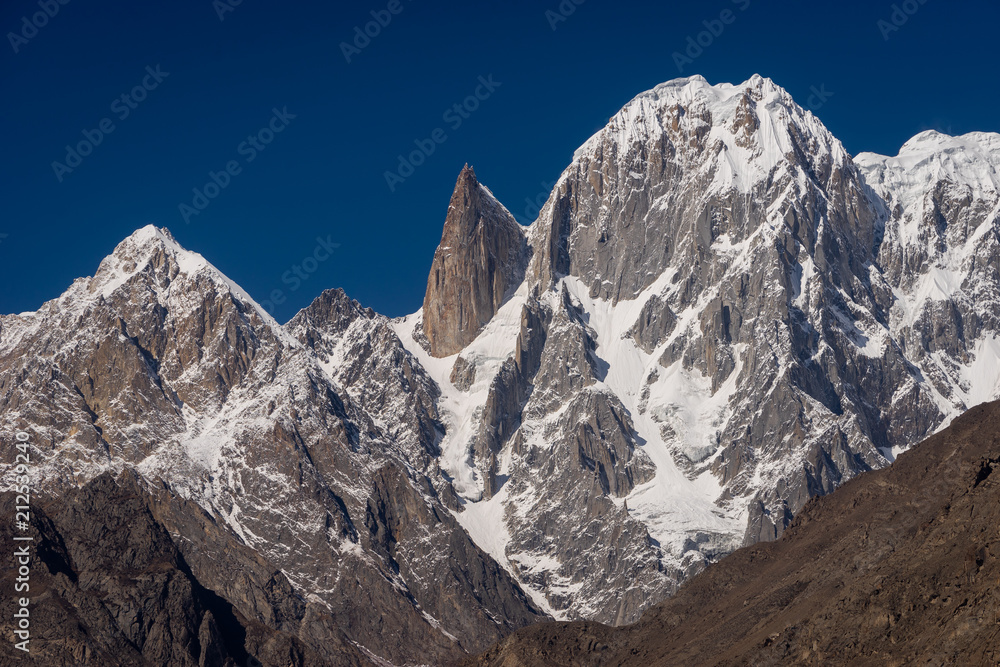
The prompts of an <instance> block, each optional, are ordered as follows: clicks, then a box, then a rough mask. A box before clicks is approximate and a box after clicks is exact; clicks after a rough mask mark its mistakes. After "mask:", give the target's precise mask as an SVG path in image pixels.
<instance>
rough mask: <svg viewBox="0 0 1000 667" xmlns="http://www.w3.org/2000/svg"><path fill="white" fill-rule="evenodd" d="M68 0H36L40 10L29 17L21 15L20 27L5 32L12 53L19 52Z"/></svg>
mask: <svg viewBox="0 0 1000 667" xmlns="http://www.w3.org/2000/svg"><path fill="white" fill-rule="evenodd" d="M69 2H70V0H38V6H39V8H41V10H42V11H40V12H35V13H34V14H32V15H31V16H30V17H28V16H22V17H21V29H20V30H19V31H17V32H16V33H15V32H8V33H7V41H9V42H10V47H11V48H12V49H14V53H20V52H21V47H22V46H24V45H25V44H27V43H28V42H30V41H31V40H32V39H34V38H35V36H37V35H38V31H39V30H41V29H42V28H44V27H45V26H47V25H48V24H49V21H50V20H52V19H54V18H55V17H56V14H58V13H59V8H60V7H65V6H66V5H68V4H69Z"/></svg>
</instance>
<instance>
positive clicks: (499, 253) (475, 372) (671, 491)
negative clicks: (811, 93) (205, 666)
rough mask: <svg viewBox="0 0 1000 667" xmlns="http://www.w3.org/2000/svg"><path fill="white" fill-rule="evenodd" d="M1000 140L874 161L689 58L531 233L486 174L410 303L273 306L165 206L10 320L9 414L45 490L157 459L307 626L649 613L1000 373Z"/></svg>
mask: <svg viewBox="0 0 1000 667" xmlns="http://www.w3.org/2000/svg"><path fill="white" fill-rule="evenodd" d="M998 165H1000V135H993V134H971V135H966V136H964V137H959V138H953V137H946V136H944V135H940V134H936V133H924V134H921V135H918V136H917V137H915V138H914V139H913V140H911V141H910V142H908V143H907V144H906V145H905V146H904V147H903V148H902V149H901V151H900V154H899V156H897V157H894V158H889V157H883V156H876V155H872V154H863V155H860V156H858V157H856V158H852V157H851V156H850V155H848V153H847V152H846V151H845V150H844V148H843V146H842V145H841V144H840V142H839V141H838V140H837V139H836V138H835V137H833V136H832V135H831V134H830V132H829V131H828V130H827V129H826V128H825V127H824V126H823V124H822V123H821V122H820V121H819V120H818V119H817V118H816V117H815V116H813V115H812V114H811V113H810V112H808V111H805V110H803V109H802V108H801V107H799V106H798V105H797V104H796V103H795V102H794V101H793V100H792V99H791V97H790V96H789V95H788V93H787V92H785V91H784V90H782V89H781V88H780V87H778V86H776V85H775V84H774V83H773V82H771V81H770V80H768V79H765V78H761V77H754V78H752V79H750V80H749V81H747V82H745V83H743V84H740V85H735V86H734V85H728V84H722V85H717V86H711V85H709V84H708V83H707V82H706V81H705V80H704V79H703V78H701V77H691V78H687V79H680V80H676V81H671V82H669V83H666V84H663V85H661V86H658V87H657V88H655V89H653V90H652V91H649V92H646V93H643V94H642V95H639V96H638V97H636V98H635V99H634V100H632V101H631V102H630V103H629V104H627V105H626V106H625V107H624V108H623V109H622V110H621V111H620V112H619V113H618V114H616V115H615V117H614V118H612V119H611V121H610V122H609V124H608V126H607V127H605V128H604V129H603V130H602V131H600V132H599V133H597V134H596V135H594V136H593V137H592V138H591V139H589V140H588V141H587V142H586V143H585V144H584V145H583V146H582V147H581V148H580V149H579V150H578V151H577V152H576V153H575V154H574V156H573V160H572V162H571V164H570V165H569V166H568V167H567V168H566V170H565V171H564V172H563V174H562V176H561V177H560V179H559V181H558V182H557V184H556V186H555V188H554V189H553V191H552V194H551V195H550V197H549V199H548V201H547V203H546V204H545V206H544V207H543V209H542V211H541V213H540V214H539V217H538V219H537V220H536V221H535V222H534V223H533V224H532V225H531V226H530V227H527V228H523V227H521V226H519V225H517V223H516V222H515V221H514V218H513V216H511V215H510V213H509V212H508V211H507V210H506V209H505V208H504V207H503V205H502V204H501V203H500V202H499V201H497V199H496V197H494V196H493V194H492V193H491V192H490V191H489V190H488V189H487V188H486V187H485V186H484V185H482V184H480V183H479V181H478V179H477V178H476V176H475V173H474V172H473V171H472V169H470V168H466V169H464V170H463V171H462V173H461V174H460V176H459V178H458V183H457V184H456V188H455V193H454V195H453V196H452V199H451V202H450V206H449V208H448V212H447V216H446V220H445V225H444V233H443V235H442V241H441V245H440V246H439V248H438V250H437V252H436V254H435V256H434V262H433V265H432V269H431V273H430V277H429V279H428V287H427V293H426V297H425V300H424V304H423V308H422V309H421V310H420V311H418V312H417V313H415V314H413V315H411V316H409V317H405V318H400V319H397V320H389V319H387V318H384V317H382V316H380V315H378V314H377V313H374V312H372V311H371V310H368V309H365V308H363V307H362V306H360V305H359V304H357V303H356V302H354V301H352V300H351V299H349V298H348V297H347V296H346V295H345V294H343V292H340V291H333V290H330V291H327V292H324V293H323V294H322V295H321V296H320V297H319V298H317V299H316V301H315V302H314V303H313V304H312V305H311V306H309V307H308V308H306V309H305V310H303V311H301V312H300V313H299V314H298V315H296V316H295V317H294V318H293V319H292V320H291V321H290V322H288V323H287V324H285V325H283V326H281V325H279V324H278V323H276V322H275V321H274V320H273V319H271V318H270V317H269V316H268V315H267V314H266V313H265V312H264V311H262V310H261V309H260V308H259V307H258V306H257V305H256V304H255V303H254V302H253V300H252V299H251V298H250V297H249V296H248V295H247V294H246V293H245V292H243V291H242V290H241V289H240V288H239V287H237V286H236V285H234V284H233V283H232V282H231V281H230V280H228V279H227V278H225V277H224V276H223V275H222V274H221V273H220V272H218V271H217V270H216V269H215V268H214V267H212V266H211V265H210V264H209V263H208V262H206V261H205V260H204V259H202V258H201V257H200V256H199V255H196V254H194V253H191V252H189V251H187V250H184V249H183V248H181V247H179V246H178V245H177V243H176V242H175V241H174V240H173V238H172V237H171V236H170V235H169V232H166V231H165V230H159V229H156V228H154V227H146V228H144V229H142V230H139V231H138V232H136V233H135V234H134V235H133V236H132V237H130V238H129V239H126V240H125V241H124V242H123V243H122V244H121V245H120V246H119V247H118V248H117V249H116V250H115V252H114V253H113V254H112V255H111V256H109V257H108V258H107V259H106V260H105V261H104V262H103V263H102V264H101V266H100V268H99V269H98V271H97V273H96V274H95V276H94V277H93V278H89V279H80V280H78V281H77V282H76V283H74V285H73V286H72V287H71V288H70V289H69V290H68V291H67V292H66V293H65V294H64V295H63V296H61V297H60V298H58V299H56V300H54V301H51V302H49V303H47V304H45V305H44V306H43V307H42V308H41V309H40V310H39V311H38V312H35V313H24V314H21V315H8V316H3V317H0V424H2V425H3V427H4V428H5V429H8V428H11V429H12V428H18V429H23V430H26V431H28V432H29V433H31V434H32V436H33V443H34V446H35V448H36V451H35V452H34V454H35V457H36V459H37V460H38V461H39V462H38V464H37V465H36V473H37V475H38V485H39V488H40V489H43V490H44V492H45V493H47V494H50V495H53V496H54V495H57V494H59V493H61V492H63V491H64V490H66V489H68V488H71V487H76V486H80V485H85V484H87V483H89V482H90V480H93V479H94V478H95V477H98V476H99V475H101V474H103V473H105V472H111V473H112V474H115V475H118V474H122V473H123V472H127V471H130V470H134V471H136V472H138V474H139V475H140V476H141V479H142V480H144V484H145V485H146V489H147V492H148V493H149V494H150V497H151V498H154V499H155V504H156V506H157V507H160V508H162V509H161V510H160V511H161V512H162V517H161V520H162V521H163V522H164V525H166V526H168V527H170V530H171V533H172V534H173V536H174V537H175V538H176V543H177V546H178V549H179V551H180V552H181V554H182V555H183V557H184V558H185V559H186V560H187V562H188V563H190V566H191V571H192V572H193V575H194V576H195V577H196V578H197V579H198V580H199V581H200V582H201V583H202V585H204V586H205V587H206V588H208V589H209V590H211V591H213V592H214V593H216V594H218V595H219V596H221V597H222V598H224V599H225V600H228V601H229V602H230V603H231V604H233V606H234V607H235V608H236V609H237V610H238V611H239V613H240V614H241V615H242V616H243V617H245V618H247V619H251V620H253V621H254V622H256V623H259V624H262V625H263V626H266V627H268V628H272V629H275V631H280V632H284V633H286V634H288V635H289V636H294V637H295V638H296V640H297V641H300V642H302V643H303V644H304V645H306V646H308V647H311V648H310V650H316V651H321V650H322V645H323V641H324V640H323V637H330V636H334V635H336V636H337V637H339V639H338V641H340V643H341V644H342V645H351V646H354V647H356V648H357V649H358V650H360V651H363V652H364V653H365V655H367V656H369V658H371V659H372V660H387V661H390V662H392V663H397V664H399V663H403V662H406V661H416V660H420V661H428V660H430V661H434V660H443V659H446V658H449V657H453V656H455V655H457V654H459V653H461V651H473V650H477V649H480V648H484V647H485V646H486V645H488V644H489V643H490V642H492V641H494V640H496V639H497V638H498V637H500V636H502V635H504V634H505V633H507V632H509V631H510V630H512V629H515V628H517V627H521V626H523V625H525V624H528V623H531V622H534V621H536V620H539V619H541V618H544V617H545V616H546V615H548V616H551V617H555V618H588V619H594V620H598V621H601V622H605V623H625V622H630V621H634V620H635V619H637V618H638V617H639V615H640V614H641V613H642V611H643V610H644V609H646V608H647V607H648V606H649V605H651V604H654V603H655V602H657V601H659V600H660V599H662V598H663V597H664V596H666V595H668V594H670V593H671V592H672V591H673V590H675V589H676V587H677V586H678V585H679V583H680V582H682V581H683V580H684V579H685V578H687V577H688V576H690V575H691V574H693V573H694V572H697V571H698V570H700V569H701V568H703V567H704V565H705V564H706V563H709V562H712V561H714V560H717V559H718V558H720V557H722V556H724V555H725V554H726V553H728V552H730V551H732V550H734V549H735V548H737V547H738V546H740V545H741V544H746V543H753V542H756V541H760V540H770V539H774V538H775V537H777V536H778V535H780V534H781V532H782V531H783V530H784V528H785V526H787V524H788V522H789V521H790V519H791V517H792V516H793V515H794V514H795V512H797V511H798V510H799V509H800V508H801V507H802V506H803V505H804V504H805V502H806V501H807V500H808V498H809V497H811V496H813V495H817V494H825V493H828V492H830V491H832V490H833V489H834V488H836V487H837V486H838V485H840V484H842V483H843V482H844V481H846V480H848V479H850V478H851V477H854V476H856V475H857V474H859V473H861V472H864V471H866V470H870V469H875V468H881V467H884V466H886V465H888V464H889V463H890V462H891V461H892V460H893V459H894V457H895V455H896V454H898V453H899V452H900V451H902V450H904V449H906V448H908V447H910V446H912V445H913V444H914V443H916V442H918V441H920V440H921V439H922V438H924V437H925V436H927V435H929V434H930V433H932V432H934V431H936V430H938V429H940V428H942V427H943V426H945V425H947V424H948V423H949V422H950V421H951V420H952V419H953V418H954V417H955V416H957V415H958V414H960V413H961V412H963V411H964V410H966V409H967V408H970V407H972V406H973V405H976V404H978V403H981V402H984V401H987V400H990V399H992V398H996V397H997V396H1000V385H998V375H1000V338H998V336H1000V247H998V244H1000V194H998V183H1000V180H998ZM5 460H7V459H5ZM9 460H13V457H9ZM3 471H4V476H3V484H4V485H5V488H10V487H11V486H12V484H13V479H14V478H13V471H12V470H11V468H10V467H9V466H6V467H4V468H3ZM192 506H194V507H200V508H201V510H203V512H204V516H203V517H201V518H199V519H198V520H197V521H196V522H194V523H192V522H191V521H190V520H188V519H186V518H184V517H185V516H186V514H184V513H185V512H187V513H189V512H190V508H191V507H192ZM247 554H253V558H254V559H256V560H255V567H253V568H247V567H245V561H246V559H247V558H248V556H247ZM236 573H240V575H239V576H236ZM276 591H277V592H276ZM318 626H322V627H323V628H326V630H325V631H324V632H325V633H326V634H323V633H317V632H316V631H315V628H316V627H318ZM248 650H249V649H248ZM327 658H329V660H330V664H338V663H337V661H336V659H335V658H334V657H332V655H331V656H327ZM193 664H197V662H195V663H193ZM345 664H350V663H345Z"/></svg>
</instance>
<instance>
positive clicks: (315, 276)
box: [0, 0, 1000, 321]
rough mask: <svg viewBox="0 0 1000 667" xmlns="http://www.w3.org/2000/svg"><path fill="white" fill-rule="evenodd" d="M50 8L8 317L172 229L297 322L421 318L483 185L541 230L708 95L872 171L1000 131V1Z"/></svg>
mask: <svg viewBox="0 0 1000 667" xmlns="http://www.w3.org/2000/svg"><path fill="white" fill-rule="evenodd" d="M40 2H41V5H40V4H39V0H7V1H5V2H4V3H2V9H0V29H2V32H3V33H4V35H5V39H4V42H3V44H0V105H2V114H3V115H2V118H3V120H4V123H3V125H2V128H0V137H2V139H0V147H2V157H3V159H2V161H0V188H2V195H3V203H4V206H3V213H2V215H0V285H2V289H0V312H4V313H10V312H21V311H24V310H35V309H36V308H38V306H40V305H41V304H42V303H43V302H44V301H46V300H48V299H51V298H54V297H56V296H58V295H59V294H60V293H61V292H62V291H63V290H65V289H66V287H67V286H68V285H69V284H70V283H71V282H72V280H73V279H74V278H76V277H79V276H86V275H92V274H93V272H94V270H95V269H96V267H97V265H98V263H99V262H100V260H101V259H102V258H103V257H104V256H105V255H107V254H108V253H109V252H110V251H111V250H112V249H113V248H114V246H115V245H116V244H117V243H118V242H119V241H120V240H121V239H122V238H124V237H125V236H127V235H128V234H130V233H131V232H132V231H134V230H135V229H137V228H139V227H142V226H144V225H146V224H148V223H154V224H156V225H158V226H165V227H168V228H169V229H170V230H171V231H172V232H173V234H174V236H175V237H176V238H177V239H178V240H179V241H180V242H181V243H182V244H183V245H184V246H186V247H188V248H189V249H192V250H196V251H198V252H200V253H202V254H203V255H204V256H205V257H206V258H207V259H208V260H209V261H211V262H212V263H214V264H215V265H216V266H218V267H219V268H220V269H222V270H223V271H224V272H225V273H227V274H228V275H229V276H230V277H231V278H233V279H234V280H236V281H237V282H238V283H240V284H241V285H242V286H243V287H244V288H245V289H246V290H247V291H248V292H250V294H252V295H253V296H254V297H255V298H256V299H257V300H258V301H261V302H265V301H270V297H271V295H272V294H273V293H274V292H275V291H276V290H280V292H281V297H282V298H283V302H282V303H281V304H280V305H279V304H272V305H273V310H274V315H275V317H276V318H277V319H278V320H279V321H286V320H287V319H289V318H290V317H291V316H292V315H293V314H294V313H295V312H296V310H297V309H299V308H301V307H304V306H305V305H307V304H308V303H309V302H310V301H311V300H312V299H313V298H314V297H315V296H316V295H317V294H319V293H320V292H321V291H322V290H323V289H325V288H327V287H343V288H344V289H345V290H346V291H347V293H348V294H349V295H351V296H352V297H354V298H356V299H358V300H359V301H361V302H362V303H363V304H364V305H366V306H371V307H373V308H375V309H376V310H378V311H380V312H382V313H385V314H387V315H393V316H395V315H402V314H405V313H409V312H412V311H414V310H416V309H417V308H419V306H420V303H421V300H422V298H423V292H424V287H425V285H426V276H427V271H428V268H429V267H430V262H431V259H432V256H433V252H434V248H435V247H436V246H437V243H438V241H439V240H440V235H441V225H442V223H443V221H444V215H445V212H446V209H447V205H448V198H449V196H450V194H451V190H452V187H453V186H454V182H455V178H456V176H457V175H458V172H459V171H460V169H461V167H462V165H463V164H465V163H466V162H468V163H470V164H472V165H473V166H474V167H475V168H476V172H477V174H478V175H479V177H480V180H481V181H482V182H483V183H485V184H486V185H487V186H489V187H490V189H492V190H493V192H494V193H495V194H496V195H497V196H498V197H499V198H500V200H501V201H502V202H504V204H505V205H506V206H507V207H508V208H509V209H510V210H511V211H512V212H513V213H514V214H515V215H517V216H519V217H522V218H526V217H529V216H531V215H533V213H534V207H533V206H532V201H533V200H536V199H537V200H539V201H542V200H544V196H545V195H546V194H547V193H548V186H549V185H551V183H552V182H553V181H555V179H556V178H557V177H558V175H559V173H560V172H561V171H562V169H563V168H564V167H565V166H566V165H567V164H568V163H569V161H570V159H571V156H572V153H573V151H574V150H575V149H576V148H577V147H578V146H579V145H580V144H582V143H583V142H584V141H585V140H586V139H587V138H588V137H589V136H590V135H591V134H593V133H594V132H596V131H597V130H599V129H600V128H601V127H602V126H603V125H604V124H605V123H606V122H607V120H608V118H609V117H610V116H612V115H613V114H614V113H615V112H616V111H617V110H618V109H619V108H620V107H621V106H622V105H623V104H625V103H626V102H627V101H628V100H629V99H631V98H632V97H633V96H634V95H636V94H637V93H639V92H641V91H643V90H646V89H648V88H651V87H653V86H654V85H656V84H657V83H660V82H663V81H667V80H670V79H673V78H676V77H678V76H682V75H683V76H687V75H691V74H702V75H703V76H705V77H706V78H707V79H708V80H709V81H710V82H712V83H718V82H723V81H726V82H733V83H738V82H742V81H744V80H746V79H748V78H749V77H750V76H752V75H753V74H754V73H760V74H762V75H764V76H768V77H770V78H772V79H774V80H775V81H776V82H777V83H778V84H779V85H782V86H784V87H785V88H786V89H788V90H789V91H790V92H791V93H792V95H794V96H795V97H796V99H797V100H798V101H799V103H800V104H803V105H804V106H805V105H807V104H812V105H814V106H815V113H816V114H817V115H818V116H819V117H820V118H821V119H822V120H823V121H824V122H825V123H826V125H827V126H828V127H829V128H830V129H831V130H832V131H833V133H834V134H835V135H837V136H838V137H839V138H840V139H841V140H842V141H843V142H844V144H845V146H846V147H847V149H848V150H849V151H850V152H852V153H858V152H861V151H865V150H872V151H876V152H881V153H889V154H892V155H895V154H896V152H897V151H898V149H899V147H900V146H901V145H902V144H903V143H904V142H905V141H906V140H907V139H908V138H910V137H911V136H912V135H914V134H916V133H918V132H920V131H922V130H925V129H938V130H940V131H944V132H948V133H951V134H961V133H965V132H970V131H976V130H983V131H1000V114H998V113H997V108H998V101H1000V92H998V88H997V85H996V83H997V70H996V66H997V65H996V41H995V28H996V25H997V24H998V19H1000V8H998V6H997V4H996V3H995V2H985V1H984V2H972V1H969V2H949V3H945V2H943V0H925V1H924V2H920V0H907V2H896V3H894V2H879V1H875V2H872V1H866V2H860V1H853V0H852V1H848V2H836V3H833V2H828V3H806V2H802V1H801V0H786V1H781V0H775V1H773V2H765V1H764V0H715V1H713V2H699V3H697V4H695V3H670V2H648V3H647V2H643V3H639V2H610V1H608V0H584V1H583V2H580V0H577V1H576V2H574V1H573V0H563V2H562V3H560V2H559V1H558V0H551V1H544V0H542V1H540V2H530V3H529V2H517V1H515V0H508V1H505V2H475V3H470V2H434V3H431V2H427V1H425V0H392V1H390V0H372V1H370V2H369V1H367V0H365V1H356V2H338V3H330V2H312V3H280V2H275V1H273V0H214V1H213V0H178V1H177V2H172V3H154V2H150V1H149V0H129V1H127V2H126V1H124V0H109V1H107V2H101V3H93V2H85V0H68V1H67V2H66V4H60V2H59V0H40ZM577 2H579V4H577ZM236 3H238V4H236ZM46 7H47V8H48V12H49V14H51V16H46V15H44V14H41V15H40V14H39V13H40V12H43V11H44V8H46ZM373 12H374V16H373V14H372V13H373ZM220 17H221V18H220ZM33 20H34V24H39V25H40V27H38V25H33V24H32V21H33ZM378 20H381V23H382V25H379V24H377V23H376V24H371V25H366V24H369V22H372V21H378ZM25 21H27V24H26V23H25ZM366 27H367V29H368V32H369V33H370V34H372V35H374V36H372V37H367V41H366V38H365V37H359V36H358V32H359V31H360V32H361V33H362V34H363V33H364V31H365V29H366ZM699 38H700V41H701V42H702V45H703V46H698V47H691V43H692V42H691V41H690V40H693V41H694V42H695V43H697V41H698V40H699ZM355 40H357V41H355ZM345 44H348V45H350V46H349V47H345V46H344V45H345ZM689 47H690V48H691V50H690V51H689V52H688V53H687V54H685V51H687V49H688V48H689ZM699 49H700V52H699ZM678 53H680V54H682V55H683V57H682V58H679V57H678V56H677V55H676V54H678ZM692 56H693V57H692ZM685 59H687V60H685ZM819 93H822V94H819ZM477 94H478V97H477ZM123 96H124V97H123ZM470 96H471V99H470ZM810 100H811V101H810ZM455 104H460V105H463V104H464V105H465V106H464V107H462V106H460V107H459V109H457V110H456V109H455V107H454V105H455ZM109 129H110V130H111V132H110V133H106V132H105V130H109ZM85 133H86V134H85ZM98 140H99V143H98ZM80 142H84V143H85V145H84V146H83V148H82V152H87V153H89V154H87V155H85V156H84V155H76V156H74V155H69V154H68V152H67V150H66V147H67V146H68V145H69V146H71V147H77V146H78V145H79V144H80ZM87 142H89V143H90V144H96V145H93V146H92V150H91V151H87V148H88V145H87ZM431 147H433V151H431V150H430V149H431ZM416 150H422V151H423V152H424V155H421V156H418V158H417V159H418V161H421V162H422V163H421V164H420V165H419V166H415V167H413V169H412V173H410V170H409V168H407V167H406V166H404V167H400V163H399V157H398V156H400V155H406V156H408V155H409V154H410V153H412V152H413V151H416ZM421 157H423V160H420V158H421ZM53 163H59V164H57V165H53ZM72 165H75V166H72ZM69 169H71V171H69ZM387 171H395V172H396V175H397V177H399V178H398V179H397V178H392V179H389V180H391V181H392V183H391V184H390V183H388V182H387V178H386V172H387ZM213 174H214V176H213ZM400 174H402V175H404V176H405V178H403V177H402V176H400ZM390 185H391V187H390ZM195 189H197V190H198V191H199V192H200V193H201V196H205V195H206V194H211V195H213V196H212V197H211V198H209V197H207V196H205V199H198V196H199V195H197V194H196V193H195V192H194V190H195ZM206 189H207V191H208V192H207V193H206ZM182 205H185V206H186V207H188V208H186V209H182ZM199 207H200V210H199ZM316 258H325V259H323V261H318V260H317V259H316ZM295 267H299V268H298V269H296V268H295Z"/></svg>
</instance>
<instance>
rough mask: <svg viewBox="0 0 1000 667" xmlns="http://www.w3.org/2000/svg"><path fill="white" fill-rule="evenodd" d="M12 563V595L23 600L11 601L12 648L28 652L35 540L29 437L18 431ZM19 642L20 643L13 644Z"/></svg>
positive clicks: (16, 437)
mask: <svg viewBox="0 0 1000 667" xmlns="http://www.w3.org/2000/svg"><path fill="white" fill-rule="evenodd" d="M14 440H15V441H16V442H15V445H14V447H15V449H16V450H17V454H15V455H14V468H13V470H14V474H15V475H16V477H15V479H14V482H15V486H14V493H15V494H16V495H15V497H14V516H13V528H14V547H15V548H14V557H13V561H14V564H15V565H16V566H17V570H16V574H17V576H16V577H15V578H14V592H15V593H19V594H21V595H22V596H24V597H16V598H14V602H15V603H16V604H15V611H14V639H15V642H14V648H16V649H17V650H19V651H24V652H25V653H29V652H30V651H29V648H28V647H29V642H30V641H31V610H30V605H31V598H29V597H27V596H28V594H29V593H30V592H31V543H32V542H33V541H34V539H35V538H34V537H33V536H32V535H30V534H29V533H28V531H29V530H31V494H32V488H31V467H30V466H31V445H30V444H29V443H30V441H31V436H30V435H29V434H28V433H26V432H24V431H18V432H17V433H16V434H15V435H14ZM16 640H20V641H16Z"/></svg>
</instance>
